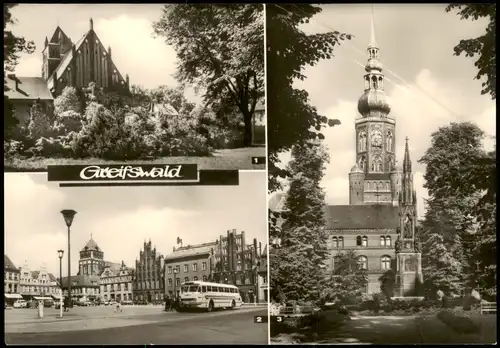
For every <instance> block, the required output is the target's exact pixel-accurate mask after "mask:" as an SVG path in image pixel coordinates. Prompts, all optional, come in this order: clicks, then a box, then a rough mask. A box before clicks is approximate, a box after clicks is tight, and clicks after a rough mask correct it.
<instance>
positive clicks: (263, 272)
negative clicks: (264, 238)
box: [257, 243, 269, 303]
mask: <svg viewBox="0 0 500 348" xmlns="http://www.w3.org/2000/svg"><path fill="white" fill-rule="evenodd" d="M259 249H260V243H259ZM258 267H259V268H258V274H257V289H258V295H257V299H258V301H259V302H260V303H269V279H268V269H267V245H266V246H265V247H264V250H263V251H262V253H261V255H260V260H259V266H258Z"/></svg>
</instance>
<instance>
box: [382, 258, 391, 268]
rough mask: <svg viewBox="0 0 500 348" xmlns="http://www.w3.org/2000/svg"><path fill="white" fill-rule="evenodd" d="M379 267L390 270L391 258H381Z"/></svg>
mask: <svg viewBox="0 0 500 348" xmlns="http://www.w3.org/2000/svg"><path fill="white" fill-rule="evenodd" d="M380 265H381V268H382V269H391V257H390V256H387V255H384V256H382V258H381V259H380Z"/></svg>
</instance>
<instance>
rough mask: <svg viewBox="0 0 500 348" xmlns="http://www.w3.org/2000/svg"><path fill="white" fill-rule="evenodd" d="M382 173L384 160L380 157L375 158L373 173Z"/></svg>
mask: <svg viewBox="0 0 500 348" xmlns="http://www.w3.org/2000/svg"><path fill="white" fill-rule="evenodd" d="M381 171H382V158H380V156H375V157H374V158H373V161H372V172H381Z"/></svg>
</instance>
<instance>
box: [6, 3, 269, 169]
mask: <svg viewBox="0 0 500 348" xmlns="http://www.w3.org/2000/svg"><path fill="white" fill-rule="evenodd" d="M265 125H266V115H265V99H264V5H263V4H239V5H238V4H233V5H216V4H196V5H193V4H166V5H165V4H163V5H162V4H5V5H4V170H5V171H8V172H13V171H16V172H19V171H22V172H26V171H46V170H47V166H48V165H72V164H75V165H86V164H89V163H92V164H96V163H100V164H103V163H106V164H112V163H124V162H127V163H137V162H140V163H151V164H158V163H164V162H166V161H167V162H169V163H172V164H173V163H183V164H188V163H193V164H197V165H198V167H199V168H201V169H230V170H235V169H261V170H262V169H265V166H266V160H265V156H266V131H265Z"/></svg>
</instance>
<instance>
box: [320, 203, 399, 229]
mask: <svg viewBox="0 0 500 348" xmlns="http://www.w3.org/2000/svg"><path fill="white" fill-rule="evenodd" d="M325 219H326V228H328V229H366V228H370V229H372V228H375V229H386V228H387V229H389V228H397V227H398V226H399V211H398V207H395V206H392V205H383V204H373V205H329V206H327V207H326V216H325Z"/></svg>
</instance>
